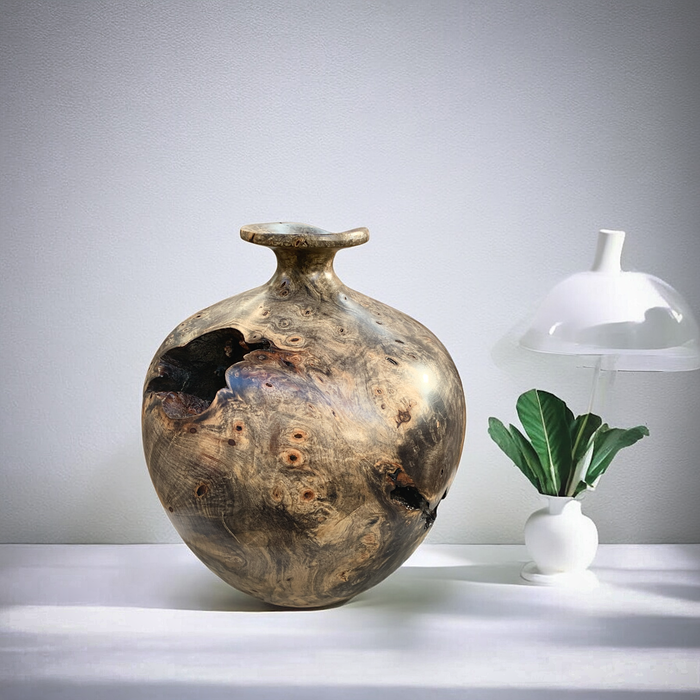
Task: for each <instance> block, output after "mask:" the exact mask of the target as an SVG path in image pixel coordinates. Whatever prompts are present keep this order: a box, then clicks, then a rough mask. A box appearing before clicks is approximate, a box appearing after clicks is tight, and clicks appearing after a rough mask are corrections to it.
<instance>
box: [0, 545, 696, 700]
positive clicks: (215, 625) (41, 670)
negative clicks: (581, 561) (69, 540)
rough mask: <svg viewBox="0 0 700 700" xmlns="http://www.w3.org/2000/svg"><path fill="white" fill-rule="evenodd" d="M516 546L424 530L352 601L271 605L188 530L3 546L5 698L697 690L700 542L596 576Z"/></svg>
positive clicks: (495, 696)
mask: <svg viewBox="0 0 700 700" xmlns="http://www.w3.org/2000/svg"><path fill="white" fill-rule="evenodd" d="M526 561H527V555H526V553H525V550H524V548H523V547H520V546H504V545H499V546H486V545H478V546H477V545H474V546H472V545H466V546H457V545H424V546H423V547H421V548H420V549H419V550H418V552H416V554H414V556H413V557H412V558H411V559H410V560H409V561H408V562H407V563H406V564H405V565H404V566H403V567H401V569H400V570H399V571H397V572H396V573H395V574H393V575H392V576H390V577H389V578H388V579H387V580H386V581H384V582H383V583H381V584H380V585H378V586H376V587H375V588H373V589H371V590H369V591H367V592H365V593H363V594H361V595H359V596H357V597H356V598H355V599H354V600H352V601H351V602H350V603H347V604H346V605H344V606H342V607H338V608H334V609H329V610H317V611H292V610H278V609H273V608H271V607H268V606H266V605H264V604H262V603H259V602H257V601H256V600H254V599H252V598H249V597H248V596H246V595H244V594H242V593H239V592H237V591H235V590H234V589H232V588H230V587H228V586H227V585H226V584H225V583H223V582H222V581H220V580H219V579H218V578H217V577H216V576H214V575H213V574H211V573H210V572H209V571H208V570H207V569H206V568H205V567H204V565H203V564H201V563H200V562H199V561H198V560H197V559H196V558H195V557H194V556H193V555H192V554H191V553H190V552H189V550H188V549H187V548H186V547H185V546H184V545H87V546H83V545H79V546H76V545H73V546H68V545H67V546H64V545H3V546H0V698H2V700H15V698H17V699H19V698H21V699H22V700H31V699H32V698H42V699H43V698H51V699H53V698H65V699H66V700H81V699H82V698H91V699H92V698H99V699H101V698H108V699H112V698H129V699H132V698H133V699H137V700H138V699H140V698H149V699H150V698H156V699H160V698H163V699H165V698H167V699H168V700H179V699H180V698H215V699H218V698H255V699H256V700H258V699H265V698H285V699H297V698H298V699H299V700H301V699H302V698H303V699H304V700H307V699H309V700H316V699H317V698H329V699H330V700H338V699H341V700H345V699H346V698H347V699H352V700H355V699H360V698H392V699H393V698H397V699H398V698H401V700H413V699H414V698H415V699H417V698H421V700H426V699H430V698H445V699H450V700H452V699H453V698H454V699H457V698H460V699H461V698H467V699H471V698H479V699H482V698H483V700H511V699H513V700H523V699H533V700H534V699H535V698H537V700H554V699H555V698H556V699H561V700H579V699H584V698H585V699H586V700H599V699H600V700H607V699H614V700H627V699H628V698H629V699H630V700H631V699H632V698H635V699H636V698H639V699H640V700H650V699H651V698H676V699H677V700H684V699H685V698H691V697H700V545H607V546H602V547H601V548H600V550H599V553H598V556H597V558H596V561H595V564H594V567H593V569H594V571H595V572H596V574H597V575H598V578H599V579H600V582H601V585H600V587H599V588H597V589H595V590H593V591H588V592H581V591H572V590H560V589H552V588H543V587H535V586H532V585H528V584H525V583H524V582H522V581H521V580H520V579H519V571H520V569H521V567H522V565H523V564H524V563H525V562H526Z"/></svg>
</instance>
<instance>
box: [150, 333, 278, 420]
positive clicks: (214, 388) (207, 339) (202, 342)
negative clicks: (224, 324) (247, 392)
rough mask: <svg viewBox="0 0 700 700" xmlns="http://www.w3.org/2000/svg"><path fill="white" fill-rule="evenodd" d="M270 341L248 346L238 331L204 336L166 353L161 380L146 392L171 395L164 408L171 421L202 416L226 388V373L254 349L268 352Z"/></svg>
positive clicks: (153, 383) (154, 382)
mask: <svg viewBox="0 0 700 700" xmlns="http://www.w3.org/2000/svg"><path fill="white" fill-rule="evenodd" d="M269 347H270V343H269V341H267V340H265V339H262V340H261V341H260V342H259V343H251V344H248V343H246V342H245V340H244V338H243V334H242V333H241V332H240V331H239V330H237V329H236V328H222V329H221V330H218V331H212V332H211V333H205V334H204V335H201V336H199V338H195V339H194V340H192V341H190V342H189V343H187V345H184V346H182V347H179V348H173V349H172V350H169V351H168V352H166V353H165V354H164V355H163V356H162V357H161V358H160V363H159V370H160V375H161V376H160V377H156V378H155V379H152V380H151V381H150V382H149V384H148V387H147V391H155V392H159V393H160V392H165V393H169V394H171V396H170V397H169V401H167V402H165V401H164V403H163V408H164V410H165V411H166V413H167V414H168V415H169V417H170V418H183V417H185V416H189V415H192V414H193V407H195V409H196V410H197V412H199V413H201V412H202V411H204V410H206V409H207V408H208V406H209V404H211V402H212V401H213V400H214V397H215V396H216V393H217V392H218V391H219V389H223V388H224V387H225V386H226V376H225V375H226V370H227V369H228V368H229V367H230V366H231V365H234V364H236V363H237V362H240V361H241V360H242V359H243V358H244V357H245V355H247V354H248V353H249V352H251V351H253V350H261V349H263V350H264V349H267V348H269Z"/></svg>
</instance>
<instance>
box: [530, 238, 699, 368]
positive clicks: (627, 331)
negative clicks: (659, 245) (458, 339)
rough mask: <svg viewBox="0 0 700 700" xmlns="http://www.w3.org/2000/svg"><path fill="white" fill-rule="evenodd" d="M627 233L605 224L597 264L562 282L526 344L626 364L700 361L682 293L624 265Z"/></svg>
mask: <svg viewBox="0 0 700 700" xmlns="http://www.w3.org/2000/svg"><path fill="white" fill-rule="evenodd" d="M623 240H624V232H622V231H605V230H604V231H601V233H600V238H599V244H598V251H597V253H596V260H595V262H594V265H593V269H592V270H590V271H587V272H579V273H577V274H575V275H572V276H571V277H568V278H567V279H565V280H564V281H562V282H560V283H559V284H557V285H556V286H555V287H554V288H553V289H552V290H551V291H550V292H549V294H548V295H547V296H546V297H545V299H544V301H543V302H542V304H541V305H540V307H539V309H538V310H537V312H536V314H535V317H534V319H533V320H532V322H531V324H530V326H529V328H528V330H527V331H526V332H525V334H524V335H523V337H522V338H521V340H520V344H521V345H522V346H523V347H526V348H528V349H530V350H535V351H537V352H544V353H555V354H558V355H577V356H581V364H583V365H588V366H593V365H594V364H596V362H597V360H598V358H599V357H600V356H601V355H607V356H610V355H613V356H615V358H616V360H615V367H616V369H621V370H648V371H654V370H657V371H680V370H692V369H698V368H700V344H699V342H698V339H699V336H700V331H699V329H698V324H697V321H696V320H695V318H694V317H693V314H692V312H691V310H690V308H689V306H688V304H687V303H686V301H685V300H684V299H683V297H682V296H681V295H680V294H679V293H678V292H677V291H676V290H675V289H673V287H671V286H670V285H668V284H666V282H664V281H663V280H661V279H659V278H658V277H654V276H652V275H647V274H644V273H641V272H623V271H622V270H621V269H620V266H619V258H620V252H621V250H622V242H623Z"/></svg>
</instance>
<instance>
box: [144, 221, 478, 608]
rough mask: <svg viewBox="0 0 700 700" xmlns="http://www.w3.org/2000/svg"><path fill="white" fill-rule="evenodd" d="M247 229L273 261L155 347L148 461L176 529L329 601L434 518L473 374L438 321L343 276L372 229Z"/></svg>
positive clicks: (214, 553)
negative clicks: (339, 271)
mask: <svg viewBox="0 0 700 700" xmlns="http://www.w3.org/2000/svg"><path fill="white" fill-rule="evenodd" d="M241 237H242V238H243V239H245V240H247V241H249V242H251V243H256V244H260V245H267V246H270V247H272V249H273V251H274V252H275V254H276V256H277V260H278V267H277V271H276V273H275V275H274V276H273V277H272V279H271V280H270V281H269V282H268V283H267V284H264V285H263V286H261V287H258V288H256V289H252V290H250V291H247V292H244V293H242V294H238V295H236V296H234V297H231V298H230V299H226V300H224V301H222V302H219V303H218V304H215V305H213V306H211V307H209V308H207V309H204V310H203V311H201V312H199V313H197V314H194V315H193V316H192V317H190V318H189V319H187V320H186V321H184V322H183V323H181V324H180V325H179V326H178V327H177V328H176V329H175V330H174V331H173V332H172V333H171V334H170V335H169V336H168V337H167V338H166V340H165V342H164V343H163V344H162V346H161V347H160V348H159V350H158V352H157V353H156V355H155V357H154V359H153V362H152V363H151V366H150V368H149V370H148V375H147V377H146V382H145V387H144V401H143V441H144V449H145V453H146V459H147V462H148V467H149V470H150V474H151V478H152V480H153V483H154V486H155V488H156V491H157V493H158V496H159V498H160V500H161V503H162V504H163V506H164V508H165V509H166V512H167V513H168V515H169V517H170V519H171V521H172V522H173V525H174V526H175V528H176V529H177V531H178V532H179V534H180V535H181V536H182V538H183V540H184V541H185V542H186V543H187V545H188V546H189V547H190V548H191V549H192V551H193V552H194V553H195V554H196V555H197V556H198V557H199V558H200V559H201V560H202V561H203V562H204V563H205V564H206V565H207V566H208V567H209V568H210V569H212V570H213V571H214V572H215V573H217V574H218V575H219V576H221V578H223V579H224V580H225V581H227V582H228V583H229V584H231V585H232V586H234V587H236V588H238V589H239V590H241V591H244V592H246V593H249V594H251V595H253V596H256V597H258V598H260V599H262V600H265V601H267V602H270V603H273V604H276V605H282V606H292V607H319V606H327V605H333V604H336V603H340V602H342V601H345V600H348V599H349V598H352V597H353V596H354V595H356V594H357V593H359V592H361V591H363V590H366V589H367V588H369V587H371V586H373V585H375V584H376V583H378V582H379V581H381V580H382V579H384V578H385V577H386V576H388V575H389V574H390V573H391V572H393V571H394V570H395V569H397V568H398V567H399V566H400V565H401V564H402V563H403V562H404V561H405V560H406V558H407V557H408V556H409V555H410V554H411V553H412V552H413V551H414V550H415V548H416V547H417V546H418V545H419V544H420V542H421V541H422V540H423V539H424V537H425V535H426V534H427V532H428V530H429V529H430V526H431V525H432V523H433V521H434V520H435V517H436V515H437V509H438V505H439V503H440V501H441V500H442V499H443V498H444V497H445V496H446V495H447V492H448V490H449V487H450V484H451V483H452V480H453V478H454V475H455V472H456V470H457V467H458V464H459V459H460V455H461V452H462V445H463V440H464V432H465V425H466V408H465V402H464V394H463V391H462V385H461V381H460V378H459V375H458V373H457V370H456V368H455V366H454V363H453V362H452V360H451V358H450V356H449V354H448V353H447V351H446V350H445V348H444V347H443V346H442V344H441V343H440V341H439V340H438V339H437V338H436V337H435V336H434V335H433V334H432V333H431V332H430V331H428V330H427V329H426V328H425V327H424V326H422V325H421V324H420V323H418V322H417V321H415V320H413V319H412V318H410V317H409V316H407V315H405V314H403V313H401V312H400V311H397V310H395V309H393V308H391V307H388V306H386V305H384V304H381V303H380V302H377V301H375V300H373V299H371V298H369V297H367V296H364V295H363V294H360V293H359V292H356V291H354V290H352V289H349V288H348V287H346V286H345V285H344V284H343V283H342V282H341V281H340V280H339V279H338V277H337V276H336V274H335V272H334V270H333V258H334V256H335V254H336V252H337V251H338V250H339V249H341V248H344V247H349V246H353V245H359V244H361V243H364V242H365V241H366V240H367V239H368V232H367V230H366V229H354V230H352V231H348V232H344V233H327V232H325V231H321V230H320V229H315V228H313V227H310V226H306V225H302V224H281V223H280V224H259V225H253V226H247V227H244V228H243V229H242V230H241Z"/></svg>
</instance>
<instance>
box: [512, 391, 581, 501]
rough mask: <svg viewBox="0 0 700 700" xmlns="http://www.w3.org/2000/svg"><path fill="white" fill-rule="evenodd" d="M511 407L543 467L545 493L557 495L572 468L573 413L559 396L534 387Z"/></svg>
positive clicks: (564, 484)
mask: <svg viewBox="0 0 700 700" xmlns="http://www.w3.org/2000/svg"><path fill="white" fill-rule="evenodd" d="M515 407H516V410H517V412H518V417H519V418H520V422H521V423H522V424H523V428H525V432H526V433H527V435H528V437H529V438H530V440H532V445H533V447H534V448H535V451H536V452H537V454H538V456H539V458H540V462H541V463H542V466H543V467H544V472H545V476H546V483H545V484H544V485H545V486H546V489H547V493H550V494H556V495H561V494H560V490H562V489H564V488H565V487H566V483H567V481H568V479H569V476H570V475H571V470H572V460H571V432H570V430H571V422H570V417H571V419H573V414H572V413H571V411H569V410H568V408H567V406H566V404H565V403H564V402H563V401H562V400H561V399H560V398H558V397H556V396H554V394H550V393H548V392H546V391H539V390H538V389H532V390H531V391H527V392H525V393H524V394H522V395H521V396H520V397H519V398H518V401H517V403H516V406H515Z"/></svg>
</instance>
